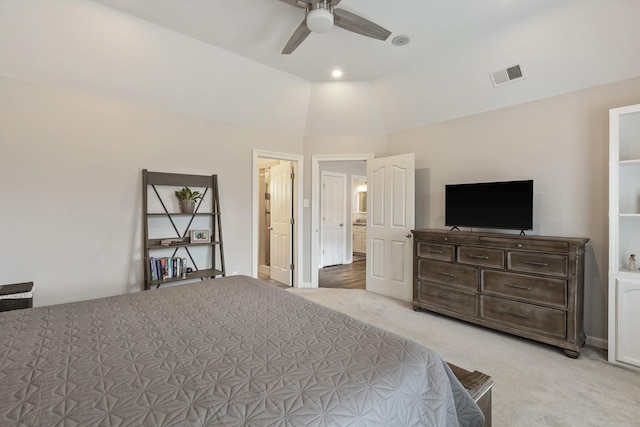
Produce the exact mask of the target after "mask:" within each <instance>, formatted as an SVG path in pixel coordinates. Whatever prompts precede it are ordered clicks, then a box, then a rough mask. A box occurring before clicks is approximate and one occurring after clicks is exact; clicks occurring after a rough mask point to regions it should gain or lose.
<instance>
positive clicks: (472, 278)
mask: <svg viewBox="0 0 640 427" xmlns="http://www.w3.org/2000/svg"><path fill="white" fill-rule="evenodd" d="M418 278H419V279H422V280H429V281H431V282H436V283H440V284H444V285H452V286H458V287H463V288H468V289H472V290H474V291H477V290H478V283H479V278H480V274H479V272H478V269H477V268H473V267H465V266H462V265H457V264H449V263H447V262H440V261H430V260H426V259H418Z"/></svg>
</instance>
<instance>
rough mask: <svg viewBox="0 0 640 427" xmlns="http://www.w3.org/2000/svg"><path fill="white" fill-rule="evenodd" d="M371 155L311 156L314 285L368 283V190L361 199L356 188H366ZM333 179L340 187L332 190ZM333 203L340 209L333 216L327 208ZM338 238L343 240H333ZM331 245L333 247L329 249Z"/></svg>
mask: <svg viewBox="0 0 640 427" xmlns="http://www.w3.org/2000/svg"><path fill="white" fill-rule="evenodd" d="M371 158H373V156H372V155H366V154H365V155H355V156H340V155H338V156H313V157H312V197H313V199H312V200H317V201H318V203H317V204H315V206H314V209H313V210H312V212H311V216H312V231H313V233H312V247H311V255H312V266H314V267H315V268H312V271H311V281H312V287H340V288H351V289H364V287H365V282H366V237H365V236H366V215H367V213H366V208H365V206H366V200H365V199H366V195H365V194H366V193H363V194H361V196H360V198H359V199H358V194H357V190H358V187H359V188H360V190H361V193H362V192H363V191H364V183H365V182H366V163H367V162H366V161H367V160H368V159H371ZM334 177H335V179H334ZM338 177H340V178H338ZM333 180H337V183H336V185H335V186H334V187H339V188H335V189H334V190H331V189H330V188H329V187H330V186H329V183H330V182H332V181H333ZM354 183H356V185H355V186H354ZM336 194H338V195H339V200H337V199H336ZM358 200H360V202H361V204H360V205H358ZM362 203H364V204H362ZM332 206H333V207H334V208H335V207H336V206H339V209H337V210H338V211H339V212H340V213H339V214H335V215H334V216H333V217H330V215H328V213H327V211H328V208H330V207H332ZM329 210H330V209H329ZM334 223H335V224H334ZM341 224H342V225H341ZM329 237H331V238H329ZM338 237H340V239H338ZM336 240H341V241H342V242H343V243H342V244H334V243H333V242H335V241H336ZM363 242H364V244H363ZM331 248H333V251H332V250H329V251H328V249H331ZM336 248H337V249H336ZM323 251H324V253H323Z"/></svg>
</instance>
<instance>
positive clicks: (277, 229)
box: [270, 160, 293, 286]
mask: <svg viewBox="0 0 640 427" xmlns="http://www.w3.org/2000/svg"><path fill="white" fill-rule="evenodd" d="M291 177H292V172H291V162H288V161H285V160H281V161H280V164H279V165H276V166H272V167H271V227H270V231H271V239H270V259H271V269H270V270H271V273H270V275H271V279H273V280H277V281H278V282H280V283H284V284H285V285H288V286H291V259H292V255H291V229H292V227H293V225H292V224H293V221H292V219H293V203H292V200H291V196H292V182H291V179H292V178H291Z"/></svg>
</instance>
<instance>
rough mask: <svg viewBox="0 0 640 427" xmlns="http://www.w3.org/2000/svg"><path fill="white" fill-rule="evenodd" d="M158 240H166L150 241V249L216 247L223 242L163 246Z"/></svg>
mask: <svg viewBox="0 0 640 427" xmlns="http://www.w3.org/2000/svg"><path fill="white" fill-rule="evenodd" d="M158 240H164V239H153V240H150V241H149V249H173V248H182V247H193V246H216V245H220V244H221V243H222V242H219V241H217V240H216V241H213V242H202V243H187V244H184V245H161V244H160V243H157V242H158Z"/></svg>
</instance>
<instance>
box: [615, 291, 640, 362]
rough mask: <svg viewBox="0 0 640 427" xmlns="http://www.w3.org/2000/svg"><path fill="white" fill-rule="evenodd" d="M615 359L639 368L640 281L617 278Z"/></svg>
mask: <svg viewBox="0 0 640 427" xmlns="http://www.w3.org/2000/svg"><path fill="white" fill-rule="evenodd" d="M617 288H618V289H617V290H618V292H617V293H618V295H617V305H618V316H617V317H618V318H617V319H616V320H617V326H618V334H617V335H618V336H617V349H616V353H617V359H618V360H619V361H620V362H625V363H629V364H631V365H635V366H640V328H638V325H640V280H630V279H623V278H618V280H617Z"/></svg>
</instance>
